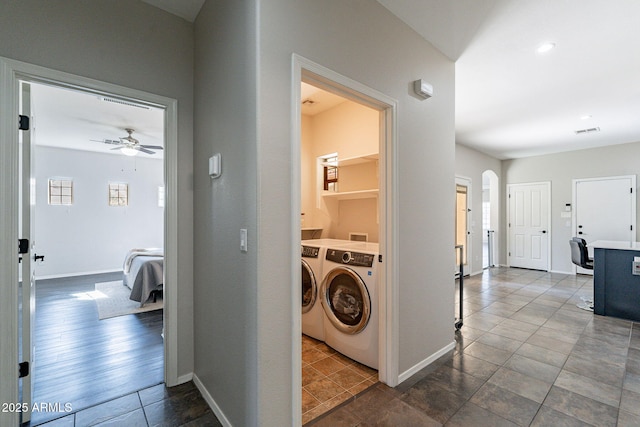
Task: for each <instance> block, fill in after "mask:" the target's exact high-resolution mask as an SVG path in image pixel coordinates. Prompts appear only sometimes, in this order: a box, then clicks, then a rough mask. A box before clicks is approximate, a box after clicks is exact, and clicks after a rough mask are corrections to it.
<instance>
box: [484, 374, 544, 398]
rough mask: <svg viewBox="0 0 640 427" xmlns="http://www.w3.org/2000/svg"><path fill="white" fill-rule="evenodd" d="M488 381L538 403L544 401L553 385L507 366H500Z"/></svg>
mask: <svg viewBox="0 0 640 427" xmlns="http://www.w3.org/2000/svg"><path fill="white" fill-rule="evenodd" d="M488 382H489V383H490V384H493V385H495V386H498V387H501V388H503V389H505V390H509V391H510V392H512V393H515V394H518V395H520V396H522V397H526V398H527V399H530V400H533V401H534V402H536V403H542V402H543V401H544V398H545V397H546V396H547V393H548V392H549V390H550V389H551V385H552V384H551V383H546V382H544V381H540V380H538V379H536V378H532V377H529V376H527V375H524V374H521V373H520V372H516V371H512V370H511V369H507V368H500V370H498V372H496V373H495V374H494V375H493V376H492V377H491V378H490V379H489V381H488Z"/></svg>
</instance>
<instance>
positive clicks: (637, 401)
mask: <svg viewBox="0 0 640 427" xmlns="http://www.w3.org/2000/svg"><path fill="white" fill-rule="evenodd" d="M620 410H621V411H626V412H629V413H631V414H634V415H639V416H640V393H636V392H635V391H631V390H622V397H621V398H620ZM639 425H640V424H639Z"/></svg>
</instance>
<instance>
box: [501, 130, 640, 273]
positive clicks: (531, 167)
mask: <svg viewBox="0 0 640 427" xmlns="http://www.w3.org/2000/svg"><path fill="white" fill-rule="evenodd" d="M638 158H640V142H636V143H631V144H623V145H614V146H610V147H602V148H592V149H587V150H578V151H570V152H566V153H559V154H550V155H546V156H535V157H528V158H524V159H513V160H505V161H503V162H502V181H503V185H501V187H502V190H503V191H506V185H505V184H518V183H526V182H541V181H551V270H552V271H558V272H569V273H570V272H572V268H573V264H572V263H571V254H570V252H569V245H568V244H567V242H568V241H569V239H570V238H571V237H572V236H573V232H572V229H571V227H567V226H566V221H567V220H568V219H567V218H561V217H560V213H561V212H562V211H563V210H564V206H565V204H566V203H572V191H573V190H572V180H574V179H578V178H597V177H606V176H620V175H638V174H640V163H639V162H638ZM503 200H506V199H505V198H504V194H503ZM636 213H637V214H638V215H640V210H638V208H637V207H636ZM504 215H506V210H504ZM503 217H506V216H503ZM636 221H637V223H638V224H640V220H639V219H636ZM502 231H503V233H502V239H501V245H502V247H503V248H506V237H505V236H506V228H505V227H504V225H503V227H502ZM505 253H506V251H503V253H502V257H503V258H502V260H501V263H504V262H506V259H504V254H505Z"/></svg>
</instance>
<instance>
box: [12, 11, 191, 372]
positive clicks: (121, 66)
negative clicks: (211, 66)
mask: <svg viewBox="0 0 640 427" xmlns="http://www.w3.org/2000/svg"><path fill="white" fill-rule="evenodd" d="M0 10H1V11H2V12H1V13H0V56H4V57H7V58H11V59H15V60H18V61H24V62H28V63H31V64H36V65H41V66H44V67H48V68H51V69H54V70H60V71H64V72H68V73H72V74H76V75H79V76H83V77H89V78H93V79H97V80H101V81H105V82H109V83H114V84H118V85H121V86H125V87H128V88H133V89H137V90H143V91H147V92H151V93H154V94H157V95H162V96H166V97H170V98H175V99H177V100H178V187H179V189H178V200H177V203H178V204H179V206H180V209H179V212H178V265H180V266H184V268H181V269H180V270H179V271H178V296H179V300H178V317H179V319H178V325H179V330H178V337H179V341H178V374H179V375H184V374H189V373H191V372H192V371H193V321H192V306H193V286H192V284H193V274H192V268H191V266H192V262H193V255H192V254H193V208H192V206H193V188H192V181H191V179H192V171H193V151H192V150H193V142H192V141H193V25H192V24H190V23H188V22H187V21H185V20H183V19H181V18H178V17H176V16H173V15H170V14H168V13H166V12H163V11H161V10H159V9H157V8H155V7H152V6H149V5H147V4H145V3H142V2H138V1H130V0H92V1H90V2H85V1H74V0H51V1H40V0H22V1H19V2H18V1H13V0H0Z"/></svg>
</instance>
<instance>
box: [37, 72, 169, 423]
mask: <svg viewBox="0 0 640 427" xmlns="http://www.w3.org/2000/svg"><path fill="white" fill-rule="evenodd" d="M29 85H30V92H31V112H32V116H33V123H34V126H33V131H32V143H31V144H32V147H33V150H32V151H33V155H32V156H33V157H32V162H31V164H32V167H33V171H32V177H35V181H33V182H34V183H35V192H34V197H33V196H32V197H33V198H32V204H33V203H34V202H35V204H34V206H35V208H34V209H32V212H33V214H34V218H35V221H34V225H35V228H34V230H32V236H34V237H33V240H34V241H36V243H37V246H38V253H40V254H44V255H45V257H44V260H41V261H38V262H37V263H36V264H37V267H36V279H37V284H36V286H35V307H36V309H35V319H34V320H35V324H33V325H32V327H33V337H32V342H33V344H34V346H35V356H34V364H33V368H32V373H33V374H32V392H31V393H32V401H33V402H62V403H65V404H66V403H69V404H70V405H71V409H72V411H73V412H76V411H79V410H81V409H83V408H88V407H90V406H93V405H96V404H99V403H102V402H105V401H108V400H112V399H115V398H118V397H121V396H124V395H127V394H129V393H131V392H134V391H137V390H140V389H143V388H147V387H150V386H153V385H156V384H160V383H162V382H163V381H164V378H165V374H164V373H165V366H164V354H165V351H164V339H163V328H164V324H163V303H164V292H163V283H164V256H163V255H164V250H163V248H164V246H165V241H164V240H165V237H164V230H165V224H164V220H165V213H164V209H165V206H164V198H165V197H164V194H165V178H164V171H165V156H164V154H163V151H164V145H165V140H166V138H165V134H164V133H165V128H166V127H165V111H164V110H163V109H162V108H159V107H156V106H152V105H148V104H145V103H138V102H134V101H129V100H125V99H121V98H118V97H110V96H105V95H102V94H96V93H88V92H82V91H79V90H72V89H69V88H63V87H59V86H52V85H46V84H40V83H29ZM60 415H61V414H58V413H55V412H34V413H33V414H32V418H31V424H32V425H37V424H41V423H43V422H46V421H48V420H50V419H54V418H56V417H59V416H60ZM63 415H64V414H63Z"/></svg>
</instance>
